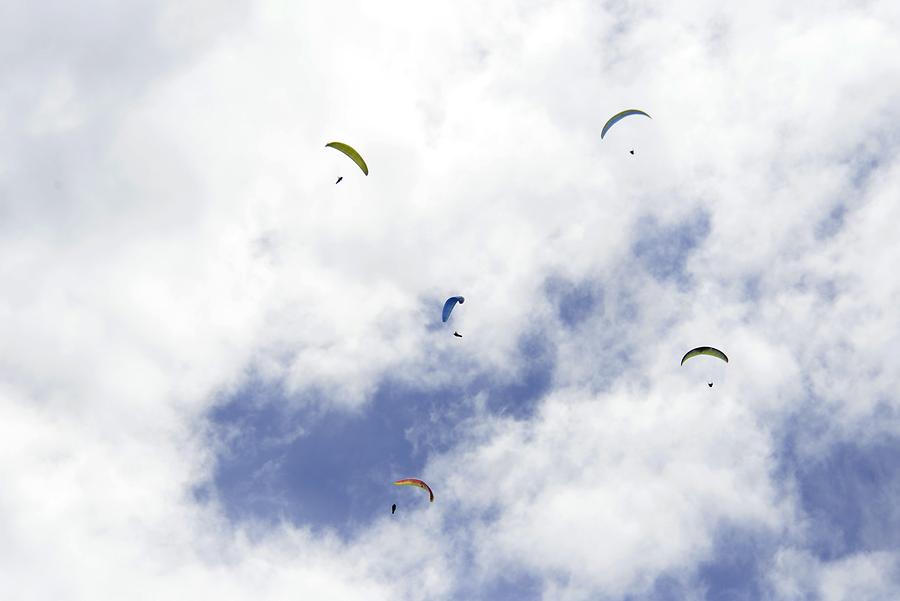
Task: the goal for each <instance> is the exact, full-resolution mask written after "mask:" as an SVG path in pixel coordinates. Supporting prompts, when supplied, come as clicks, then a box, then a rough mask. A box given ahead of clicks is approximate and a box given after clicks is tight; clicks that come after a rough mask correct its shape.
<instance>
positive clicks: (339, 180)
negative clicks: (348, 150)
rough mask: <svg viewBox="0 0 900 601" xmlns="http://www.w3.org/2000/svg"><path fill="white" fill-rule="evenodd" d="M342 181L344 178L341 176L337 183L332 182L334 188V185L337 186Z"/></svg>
mask: <svg viewBox="0 0 900 601" xmlns="http://www.w3.org/2000/svg"><path fill="white" fill-rule="evenodd" d="M342 179H344V176H343V175H342V176H340V177H339V178H338V181H336V182H334V185H335V186H336V185H338V184H339V183H341V180H342Z"/></svg>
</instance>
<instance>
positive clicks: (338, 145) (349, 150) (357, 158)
mask: <svg viewBox="0 0 900 601" xmlns="http://www.w3.org/2000/svg"><path fill="white" fill-rule="evenodd" d="M325 147H326V148H334V149H335V150H338V151H340V152H343V153H344V154H346V155H347V156H348V157H350V159H352V160H353V162H354V163H356V165H357V166H358V167H359V168H360V169H362V172H363V173H365V174H366V175H369V167H368V166H367V165H366V162H365V161H364V160H363V158H362V156H361V155H360V154H359V153H358V152H356V150H354V149H353V147H352V146H350V145H348V144H344V143H343V142H329V143H328V144H326V145H325ZM341 179H342V178H341ZM341 179H338V182H339V181H341ZM335 183H337V182H335Z"/></svg>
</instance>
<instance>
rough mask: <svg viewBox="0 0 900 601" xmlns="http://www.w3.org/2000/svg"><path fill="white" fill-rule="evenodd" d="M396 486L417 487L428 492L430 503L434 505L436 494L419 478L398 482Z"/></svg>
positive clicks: (395, 483)
mask: <svg viewBox="0 0 900 601" xmlns="http://www.w3.org/2000/svg"><path fill="white" fill-rule="evenodd" d="M394 486H417V487H419V488H421V489H422V490H426V491H428V501H429V502H431V503H434V493H433V492H432V491H431V487H430V486H428V485H427V484H425V483H424V482H423V481H422V480H419V479H418V478H404V479H402V480H397V481H396V482H394Z"/></svg>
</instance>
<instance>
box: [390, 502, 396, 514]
mask: <svg viewBox="0 0 900 601" xmlns="http://www.w3.org/2000/svg"><path fill="white" fill-rule="evenodd" d="M395 511H397V504H396V503H394V504H393V505H391V515H394V512H395Z"/></svg>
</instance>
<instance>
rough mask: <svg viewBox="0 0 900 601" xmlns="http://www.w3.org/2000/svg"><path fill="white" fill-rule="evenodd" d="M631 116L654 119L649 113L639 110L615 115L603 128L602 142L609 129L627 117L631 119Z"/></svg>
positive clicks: (628, 110) (601, 133) (630, 110)
mask: <svg viewBox="0 0 900 601" xmlns="http://www.w3.org/2000/svg"><path fill="white" fill-rule="evenodd" d="M631 115H643V116H645V117H647V118H649V119H652V118H653V117H651V116H650V115H648V114H647V113H645V112H644V111H642V110H639V109H627V110H624V111H622V112H621V113H616V114H615V115H613V116H612V117H610V118H609V121H607V122H606V125H604V126H603V131H601V132H600V139H601V140H602V139H603V136H605V135H606V132H608V131H609V128H611V127H612V126H613V125H615V124H616V123H618V122H619V121H621V120H622V119H624V118H625V117H629V116H631Z"/></svg>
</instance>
